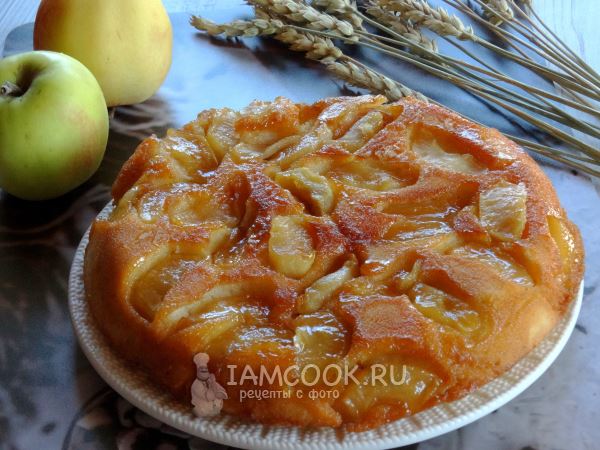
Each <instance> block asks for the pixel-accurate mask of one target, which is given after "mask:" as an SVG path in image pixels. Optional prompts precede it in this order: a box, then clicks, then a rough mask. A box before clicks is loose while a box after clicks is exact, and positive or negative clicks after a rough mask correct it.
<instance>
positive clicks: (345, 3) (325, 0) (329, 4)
mask: <svg viewBox="0 0 600 450" xmlns="http://www.w3.org/2000/svg"><path fill="white" fill-rule="evenodd" d="M312 3H313V5H315V6H317V7H319V8H322V9H324V10H325V12H327V13H329V14H334V15H336V16H337V17H338V18H340V19H343V20H347V21H348V22H350V23H351V24H352V26H353V27H354V28H355V29H357V30H361V29H363V24H362V19H361V18H360V17H359V16H358V15H356V14H355V13H354V10H356V2H355V1H354V0H313V2H312Z"/></svg>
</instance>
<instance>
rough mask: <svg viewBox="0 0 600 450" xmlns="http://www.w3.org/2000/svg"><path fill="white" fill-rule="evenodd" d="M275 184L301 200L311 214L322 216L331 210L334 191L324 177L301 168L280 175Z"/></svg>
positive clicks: (277, 176)
mask: <svg viewBox="0 0 600 450" xmlns="http://www.w3.org/2000/svg"><path fill="white" fill-rule="evenodd" d="M275 182H276V183H277V184H279V185H280V186H282V187H284V188H286V189H287V190H289V191H290V192H291V193H292V194H293V195H294V196H295V197H297V198H299V199H300V200H301V201H302V202H303V203H304V204H306V205H307V206H308V210H309V211H310V212H313V213H315V214H317V215H320V216H321V215H323V214H325V213H328V212H329V211H330V210H331V207H332V205H333V191H332V190H331V186H329V181H327V178H325V177H324V176H322V175H319V174H316V173H314V172H313V171H312V170H310V169H308V168H306V167H300V168H298V169H290V170H287V171H285V172H280V173H278V174H277V175H276V176H275Z"/></svg>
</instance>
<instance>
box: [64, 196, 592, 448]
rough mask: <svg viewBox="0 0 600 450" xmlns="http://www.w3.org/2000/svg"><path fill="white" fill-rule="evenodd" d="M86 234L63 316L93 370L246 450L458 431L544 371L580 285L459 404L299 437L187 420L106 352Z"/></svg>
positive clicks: (134, 398) (240, 424)
mask: <svg viewBox="0 0 600 450" xmlns="http://www.w3.org/2000/svg"><path fill="white" fill-rule="evenodd" d="M111 208H112V206H111V205H108V206H107V207H106V208H105V209H104V210H103V211H102V212H101V213H100V217H102V216H106V215H107V214H108V213H109V212H110V210H111ZM88 233H89V230H88V232H86V234H85V235H84V237H83V239H82V240H81V243H80V244H79V248H78V249H77V253H76V254H75V258H74V260H73V265H72V267H71V276H70V278H69V309H70V312H71V319H72V321H73V327H74V328H75V333H76V335H77V338H78V339H79V343H80V345H81V348H82V349H83V352H84V353H85V355H86V356H87V358H88V359H89V361H90V363H91V364H92V366H94V368H95V369H96V371H97V372H98V373H99V374H100V376H101V377H102V378H103V379H104V380H105V381H106V382H107V383H108V384H109V385H110V386H111V387H112V388H113V389H114V390H115V391H117V392H118V393H119V394H120V395H122V396H123V397H124V398H125V399H127V400H128V401H129V402H131V403H132V404H133V405H135V406H136V407H138V408H139V409H141V410H142V411H144V412H146V413H147V414H149V415H151V416H153V417H155V418H156V419H158V420H160V421H162V422H164V423H166V424H168V425H170V426H172V427H175V428H177V429H179V430H182V431H184V432H186V433H189V434H191V435H194V436H198V437H201V438H203V439H208V440H211V441H214V442H218V443H221V444H226V445H231V446H235V447H242V448H246V449H265V450H266V449H269V450H270V449H272V450H286V449H290V450H301V449H363V450H367V449H387V448H392V447H399V446H402V445H408V444H412V443H414V442H419V441H423V440H425V439H430V438H433V437H435V436H439V435H441V434H444V433H447V432H449V431H452V430H455V429H457V428H460V427H462V426H464V425H466V424H468V423H471V422H473V421H475V420H477V419H479V418H481V417H483V416H485V415H487V414H489V413H491V412H492V411H494V410H496V409H498V408H499V407H500V406H502V405H504V404H505V403H507V402H508V401H510V400H512V399H513V398H514V397H516V396H517V395H519V394H520V393H521V392H523V391H524V390H525V389H526V388H527V387H529V386H530V385H531V384H532V383H533V382H534V381H535V380H536V379H538V378H539V377H540V376H541V375H542V374H543V373H544V372H545V371H546V369H547V368H548V367H549V366H550V364H552V362H553V361H554V360H555V359H556V357H557V356H558V354H559V353H560V351H561V350H562V348H563V347H564V346H565V344H566V343H567V340H568V339H569V336H570V335H571V332H572V331H573V327H574V326H575V322H576V321H577V316H578V315H579V309H580V307H581V300H582V296H583V283H582V284H581V287H580V289H579V293H578V294H577V299H576V300H575V301H574V302H573V303H572V304H571V306H570V308H569V310H568V311H567V314H566V315H565V317H564V318H563V319H562V320H561V321H560V322H559V324H558V325H557V326H556V327H555V328H554V329H553V330H552V331H551V332H550V334H549V335H548V336H547V337H546V338H545V339H544V340H543V341H542V342H541V343H540V345H538V346H537V347H536V348H535V349H533V350H532V351H531V352H530V353H529V354H528V355H527V356H525V357H524V358H523V359H521V360H520V361H519V362H518V363H517V364H515V366H514V367H513V368H512V369H511V370H509V371H508V372H506V373H505V374H503V375H502V376H501V377H499V378H496V379H495V380H493V381H491V382H490V383H488V384H486V385H485V386H483V387H482V388H481V389H479V390H477V391H475V392H473V393H471V394H469V395H467V396H466V397H463V398H461V399H460V400H457V401H454V402H452V403H446V404H442V405H438V406H436V407H434V408H430V409H428V410H426V411H423V412H421V413H419V414H416V415H414V416H411V417H407V418H405V419H401V420H398V421H395V422H391V423H388V424H386V425H383V426H381V427H379V428H376V429H374V430H369V431H366V432H361V433H350V432H340V431H339V430H334V429H327V428H325V429H314V430H304V429H301V428H298V427H276V426H265V425H260V424H256V423H250V422H245V421H241V420H239V419H236V418H234V417H231V416H227V415H222V416H218V417H214V418H208V419H200V418H197V417H195V416H194V415H193V413H192V408H191V405H187V404H183V403H180V402H178V401H176V400H174V399H173V398H172V397H171V396H170V395H169V394H168V393H167V392H165V391H164V390H161V389H159V388H158V387H157V386H156V385H154V384H153V383H152V382H151V381H150V380H149V379H148V378H147V377H146V376H145V374H144V373H142V372H141V371H139V370H134V369H132V367H130V365H129V364H128V363H127V362H126V361H125V360H124V359H122V358H121V357H119V356H118V355H117V354H116V353H115V352H114V351H113V350H112V349H111V348H110V347H109V346H108V344H107V342H106V341H105V339H104V336H103V335H102V334H101V332H100V330H99V329H98V328H97V327H96V324H95V322H94V320H93V318H92V316H91V314H90V311H89V309H88V306H87V303H86V301H85V295H84V287H83V256H84V251H85V247H86V245H87V243H88Z"/></svg>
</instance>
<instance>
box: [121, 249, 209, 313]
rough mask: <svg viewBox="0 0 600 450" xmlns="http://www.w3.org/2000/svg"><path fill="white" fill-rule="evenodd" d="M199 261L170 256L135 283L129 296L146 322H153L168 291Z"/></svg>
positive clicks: (132, 304)
mask: <svg viewBox="0 0 600 450" xmlns="http://www.w3.org/2000/svg"><path fill="white" fill-rule="evenodd" d="M199 264H201V263H200V262H199V261H194V260H188V259H183V258H181V257H178V256H170V257H167V258H165V259H163V260H160V261H159V262H158V263H157V264H155V265H154V266H153V267H152V268H151V269H150V270H148V271H147V272H146V273H145V274H144V275H142V276H141V277H139V278H138V279H137V281H136V282H135V283H134V285H133V286H132V289H131V293H130V296H129V302H130V303H131V306H133V307H134V308H135V310H136V311H137V312H138V313H139V314H140V315H141V316H142V317H143V318H144V319H146V320H148V321H150V322H151V321H152V320H153V319H154V315H155V314H156V311H157V310H158V308H159V307H160V304H161V302H162V301H163V299H164V297H165V294H166V293H167V291H168V290H169V289H170V288H171V287H172V286H173V285H174V284H175V283H177V281H178V280H179V279H181V277H182V275H183V274H185V273H186V272H187V271H189V270H192V269H194V268H195V267H198V265H199Z"/></svg>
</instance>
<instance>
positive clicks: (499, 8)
mask: <svg viewBox="0 0 600 450" xmlns="http://www.w3.org/2000/svg"><path fill="white" fill-rule="evenodd" d="M482 1H483V3H485V4H486V5H487V6H488V7H489V9H486V10H485V11H484V12H483V16H484V17H485V18H486V19H487V20H489V21H490V23H492V24H494V25H501V24H502V23H504V22H506V21H511V20H513V19H514V18H515V14H514V12H513V10H512V8H511V7H510V5H509V3H508V1H507V0H482Z"/></svg>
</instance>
